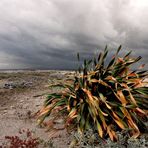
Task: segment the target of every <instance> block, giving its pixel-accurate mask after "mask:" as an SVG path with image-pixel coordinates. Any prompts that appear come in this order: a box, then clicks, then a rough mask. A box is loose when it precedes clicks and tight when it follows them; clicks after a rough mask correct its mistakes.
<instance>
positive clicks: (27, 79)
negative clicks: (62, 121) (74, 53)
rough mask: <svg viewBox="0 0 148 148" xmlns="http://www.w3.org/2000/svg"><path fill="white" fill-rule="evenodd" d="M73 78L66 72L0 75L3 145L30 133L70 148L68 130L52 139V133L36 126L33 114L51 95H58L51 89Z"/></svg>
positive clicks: (0, 120) (30, 72) (1, 135)
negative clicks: (11, 138) (16, 136)
mask: <svg viewBox="0 0 148 148" xmlns="http://www.w3.org/2000/svg"><path fill="white" fill-rule="evenodd" d="M71 76H72V72H65V71H17V72H14V71H13V72H12V71H9V72H0V145H2V143H4V142H5V136H12V135H17V134H18V132H19V130H21V129H25V130H26V129H29V130H30V131H33V132H34V134H35V136H36V137H40V138H41V139H44V140H45V141H47V140H49V137H52V136H53V143H54V145H55V147H57V148H63V147H68V144H69V140H68V138H67V137H69V136H68V135H67V134H68V133H67V132H66V130H62V131H58V132H56V133H55V134H54V135H52V136H51V133H50V132H45V129H44V128H41V127H39V126H38V125H37V122H36V119H35V118H34V114H35V113H36V112H37V111H38V110H39V109H40V108H41V106H42V105H43V102H44V100H45V97H46V95H47V94H48V93H51V92H55V91H58V90H57V89H56V90H55V89H49V87H48V85H49V84H53V83H55V82H57V81H64V80H65V79H66V78H69V77H71ZM40 147H42V146H40Z"/></svg>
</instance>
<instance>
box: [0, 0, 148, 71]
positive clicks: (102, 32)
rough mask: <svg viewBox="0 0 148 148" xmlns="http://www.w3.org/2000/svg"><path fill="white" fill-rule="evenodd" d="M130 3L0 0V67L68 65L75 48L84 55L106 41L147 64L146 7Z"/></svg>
mask: <svg viewBox="0 0 148 148" xmlns="http://www.w3.org/2000/svg"><path fill="white" fill-rule="evenodd" d="M137 1H138V0H137ZM141 1H145V0H141ZM134 2H135V1H134V0H113V1H112V3H110V1H109V0H104V1H102V0H99V1H98V0H75V1H73V0H60V1H59V0H25V1H20V0H1V1H0V10H1V13H0V68H12V67H13V68H51V69H73V68H75V67H76V66H77V64H76V63H77V62H76V53H77V52H80V54H81V55H82V59H84V58H85V57H86V58H89V57H90V56H93V55H94V53H95V52H96V51H101V50H102V49H103V48H104V47H105V45H106V44H108V45H109V47H110V48H111V53H112V51H113V50H112V49H113V48H117V47H118V46H119V44H122V45H123V47H124V49H123V50H122V53H125V52H126V51H128V50H129V49H132V50H133V55H135V56H138V55H141V56H142V57H143V61H142V62H145V63H148V60H147V56H148V51H147V50H148V37H147V34H148V30H147V26H148V21H147V20H148V12H147V11H146V10H147V8H148V5H146V6H138V5H135V4H134ZM135 3H136V2H135ZM147 4H148V3H147ZM12 65H13V66H12ZM75 65H76V66H75ZM146 68H148V67H146Z"/></svg>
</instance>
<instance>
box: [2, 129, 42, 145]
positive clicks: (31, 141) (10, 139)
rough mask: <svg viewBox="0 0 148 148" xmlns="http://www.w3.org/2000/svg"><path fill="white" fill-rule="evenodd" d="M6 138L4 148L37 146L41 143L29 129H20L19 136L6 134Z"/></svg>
mask: <svg viewBox="0 0 148 148" xmlns="http://www.w3.org/2000/svg"><path fill="white" fill-rule="evenodd" d="M5 139H6V140H7V142H6V143H4V144H3V147H4V148H7V147H9V148H37V147H38V145H39V139H38V138H35V137H34V136H33V133H32V132H31V131H30V130H29V129H27V130H20V131H19V135H18V136H5Z"/></svg>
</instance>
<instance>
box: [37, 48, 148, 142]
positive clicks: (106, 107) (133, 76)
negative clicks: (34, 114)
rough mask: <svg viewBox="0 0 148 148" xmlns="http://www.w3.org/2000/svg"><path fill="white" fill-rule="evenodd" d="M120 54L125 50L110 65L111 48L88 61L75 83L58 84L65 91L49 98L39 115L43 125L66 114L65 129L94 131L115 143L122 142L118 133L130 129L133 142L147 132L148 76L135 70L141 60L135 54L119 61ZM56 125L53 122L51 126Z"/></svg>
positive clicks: (116, 54) (128, 54) (40, 122)
mask: <svg viewBox="0 0 148 148" xmlns="http://www.w3.org/2000/svg"><path fill="white" fill-rule="evenodd" d="M120 50H121V46H120V47H119V48H118V49H117V51H116V53H115V55H114V56H113V58H112V59H111V61H110V62H108V63H106V57H107V54H108V50H107V47H106V48H105V50H104V52H103V53H100V54H99V56H98V57H97V58H94V59H91V60H84V64H83V67H80V68H79V70H78V72H77V73H76V76H75V79H74V80H72V82H68V83H65V84H58V86H61V87H63V88H64V89H65V90H64V91H61V92H60V93H53V94H50V95H48V97H47V99H46V101H45V104H44V107H43V108H42V109H41V110H40V111H39V113H38V117H39V119H38V121H39V124H42V123H44V120H45V118H48V117H49V116H50V114H51V113H52V112H54V114H55V113H56V115H58V114H59V113H61V112H62V113H63V112H64V113H65V114H66V116H65V127H69V126H70V125H74V126H75V127H77V129H78V132H79V133H84V132H85V131H86V130H87V129H93V130H94V132H96V131H97V132H98V134H99V136H100V137H101V138H107V137H110V139H111V140H112V141H116V140H117V139H118V136H117V131H122V130H126V129H129V130H130V132H129V135H130V137H133V138H137V137H138V136H139V135H140V133H141V132H143V131H146V130H147V127H146V124H145V123H146V121H147V113H148V87H146V85H145V83H146V82H144V79H145V78H146V76H147V75H148V73H147V71H138V70H135V71H133V70H131V69H130V67H131V66H132V64H134V63H136V62H138V61H139V60H140V59H141V57H137V58H132V57H131V52H128V53H127V54H126V55H125V56H123V57H119V55H118V53H119V51H120ZM78 59H79V55H78ZM141 67H143V65H142V66H141ZM55 110H56V111H55ZM53 122H54V119H52V120H50V121H49V122H48V123H49V126H52V125H53V124H51V123H53Z"/></svg>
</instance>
